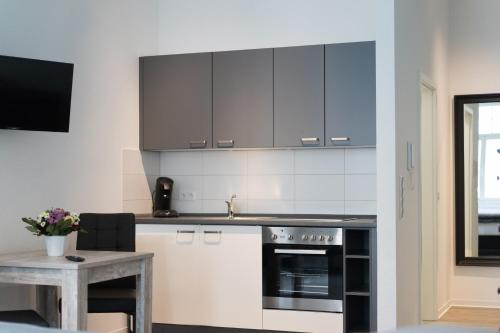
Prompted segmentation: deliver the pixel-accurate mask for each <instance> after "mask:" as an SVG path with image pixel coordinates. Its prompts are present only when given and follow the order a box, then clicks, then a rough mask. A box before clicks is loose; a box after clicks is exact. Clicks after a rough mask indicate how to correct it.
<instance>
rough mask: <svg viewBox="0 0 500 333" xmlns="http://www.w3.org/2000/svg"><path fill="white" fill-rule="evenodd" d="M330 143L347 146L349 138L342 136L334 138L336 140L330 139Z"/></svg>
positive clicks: (349, 141)
mask: <svg viewBox="0 0 500 333" xmlns="http://www.w3.org/2000/svg"><path fill="white" fill-rule="evenodd" d="M330 141H331V142H332V143H333V144H337V143H339V144H342V143H343V144H349V143H351V138H350V137H348V136H343V137H336V138H330Z"/></svg>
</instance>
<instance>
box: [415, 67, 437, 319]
mask: <svg viewBox="0 0 500 333" xmlns="http://www.w3.org/2000/svg"><path fill="white" fill-rule="evenodd" d="M418 88H419V96H420V98H419V125H420V126H419V147H420V149H419V152H418V153H419V163H418V179H419V193H420V195H419V223H420V228H419V229H420V233H419V236H420V252H419V258H420V260H419V272H420V319H421V320H422V321H423V320H437V319H438V318H439V313H438V308H437V263H438V256H437V254H438V253H437V251H438V244H437V234H438V228H437V219H438V204H437V202H438V199H439V195H438V186H437V174H438V159H437V149H436V145H437V89H436V85H435V84H434V82H433V81H432V80H431V79H430V78H429V77H427V76H426V75H425V74H423V73H420V81H419V86H418ZM422 88H426V89H429V90H430V91H431V92H432V95H433V96H432V145H431V149H432V152H431V156H432V166H433V167H432V175H431V178H432V216H433V220H434V223H433V224H432V228H431V230H429V232H430V233H432V240H431V244H432V247H433V251H432V256H431V258H428V259H429V260H431V261H432V263H431V265H430V272H429V273H428V274H430V275H432V277H431V279H429V281H432V285H431V286H429V287H428V288H429V290H424V288H423V258H422V248H423V228H424V224H423V221H422V216H423V205H422V195H423V193H422V149H423V147H422V145H421V143H422ZM426 243H427V242H426ZM424 293H427V296H428V297H429V299H432V300H433V302H431V309H427V310H428V312H427V311H426V312H427V313H424V312H423V311H422V308H423V304H424Z"/></svg>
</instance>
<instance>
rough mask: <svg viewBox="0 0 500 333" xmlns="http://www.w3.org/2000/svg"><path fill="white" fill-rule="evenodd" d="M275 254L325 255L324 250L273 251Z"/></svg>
mask: <svg viewBox="0 0 500 333" xmlns="http://www.w3.org/2000/svg"><path fill="white" fill-rule="evenodd" d="M274 253H276V254H313V255H321V256H324V255H326V250H293V249H274Z"/></svg>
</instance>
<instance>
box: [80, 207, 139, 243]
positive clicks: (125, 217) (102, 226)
mask: <svg viewBox="0 0 500 333" xmlns="http://www.w3.org/2000/svg"><path fill="white" fill-rule="evenodd" d="M80 226H81V227H82V229H84V230H85V231H86V233H84V232H79V233H78V238H77V241H76V249H77V250H90V251H92V250H94V251H128V252H133V251H135V216H134V214H131V213H116V214H95V213H83V214H80Z"/></svg>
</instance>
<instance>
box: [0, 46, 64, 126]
mask: <svg viewBox="0 0 500 333" xmlns="http://www.w3.org/2000/svg"><path fill="white" fill-rule="evenodd" d="M72 85H73V64H68V63H61V62H53V61H45V60H35V59H25V58H16V57H8V56H0V129H16V130H29V131H48V132H68V131H69V115H70V108H71V88H72Z"/></svg>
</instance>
